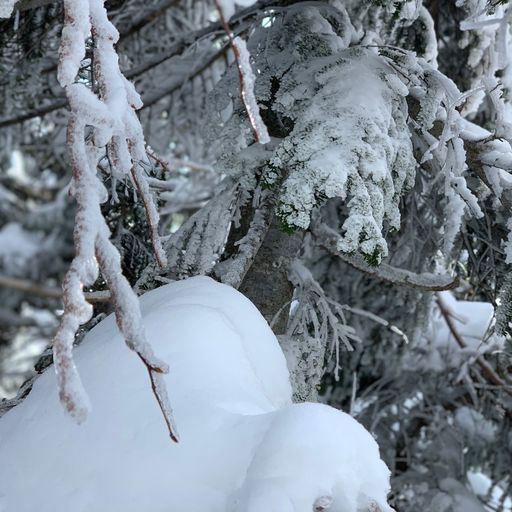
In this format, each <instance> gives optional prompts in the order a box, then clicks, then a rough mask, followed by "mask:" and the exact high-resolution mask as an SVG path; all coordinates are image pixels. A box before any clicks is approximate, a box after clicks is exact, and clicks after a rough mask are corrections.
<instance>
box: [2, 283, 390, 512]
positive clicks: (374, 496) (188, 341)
mask: <svg viewBox="0 0 512 512" xmlns="http://www.w3.org/2000/svg"><path fill="white" fill-rule="evenodd" d="M141 309H142V312H143V319H144V324H145V328H146V331H147V334H148V338H149V339H150V340H151V342H152V343H153V344H154V346H155V348H157V349H158V351H159V352H160V353H161V354H162V355H163V356H164V357H166V358H168V359H169V360H171V361H173V371H172V372H170V373H169V374H168V375H166V376H165V380H166V383H167V385H168V387H169V389H172V399H173V404H174V406H175V413H176V418H177V421H178V423H179V425H180V433H181V440H180V443H179V444H172V443H169V442H168V438H167V435H166V431H165V428H163V425H162V422H161V419H160V417H159V413H158V411H157V410H156V407H155V404H153V403H152V401H151V397H150V395H149V394H148V392H147V383H146V379H147V376H146V375H145V369H144V368H142V367H141V366H140V365H138V364H137V361H135V360H134V359H133V358H132V357H130V355H129V354H128V353H127V352H126V351H125V350H123V348H122V343H121V339H122V337H123V335H122V333H121V332H119V330H118V329H117V327H116V323H115V319H114V317H113V316H110V317H108V318H107V319H105V320H104V321H102V322H101V323H100V324H98V325H97V326H96V327H95V328H93V330H92V331H91V332H90V333H89V334H88V335H87V336H86V337H85V338H84V340H83V341H82V343H81V345H80V346H79V347H78V348H77V350H76V360H77V364H78V365H79V367H80V369H81V374H82V378H83V380H84V383H85V385H86V387H87V388H88V389H89V392H90V396H91V401H92V403H93V404H94V410H93V412H92V413H91V417H90V418H89V420H88V422H87V423H85V424H83V425H81V426H80V427H77V426H76V425H74V424H73V423H72V422H70V421H69V419H68V418H67V417H66V416H65V415H64V413H63V411H62V410H61V408H60V406H59V404H58V401H57V397H56V393H55V387H56V379H55V374H54V373H53V371H51V369H50V370H48V371H46V372H45V373H44V374H43V375H41V377H39V379H37V380H36V382H35V383H34V387H33V389H32V391H31V392H30V394H29V396H28V397H27V398H26V399H25V400H24V401H23V403H21V404H20V405H18V406H17V407H15V408H14V409H12V410H11V411H9V412H8V413H7V414H6V415H5V416H4V417H3V418H2V420H1V422H0V459H1V460H2V462H3V463H2V464H1V465H0V510H2V511H6V512H7V511H10V510H16V511H18V512H25V511H26V512H28V511H30V510H34V508H37V509H38V510H41V511H50V510H51V511H53V512H58V511H62V512H64V511H68V510H74V511H80V510H90V509H95V510H98V509H105V508H106V509H118V510H123V511H126V512H130V511H139V510H141V508H142V509H148V510H155V511H157V510H162V511H163V510H188V511H190V512H204V511H211V512H225V511H227V510H230V511H233V512H235V511H237V512H238V511H240V512H249V511H252V512H259V511H262V510H281V511H292V510H293V511H296V512H310V511H311V510H313V504H314V503H325V502H326V501H328V502H329V503H330V507H329V509H330V510H334V511H340V512H341V511H343V512H363V511H364V512H366V511H368V510H381V511H382V512H388V511H389V512H391V508H390V507H389V506H388V505H387V501H386V497H387V492H388V487H389V471H388V469H387V468H386V466H385V464H384V463H383V462H382V461H381V460H380V457H379V451H378V447H377V444H376V443H375V441H374V440H373V438H372V436H371V435H370V434H369V433H368V432H367V431H366V430H365V429H364V428H363V427H362V426H361V425H360V424H359V423H358V422H356V421H355V420H354V419H353V418H351V417H350V416H348V415H347V414H345V413H343V412H341V411H338V410H336V409H333V408H331V407H328V406H326V405H320V404H299V405H297V404H295V405H292V404H291V388H290V384H289V380H288V372H287V369H286V364H285V360H284V357H283V354H282V352H281V349H280V347H279V344H278V342H277V340H276V338H275V336H274V335H273V333H272V331H271V330H270V328H269V327H268V325H267V324H266V322H265V320H264V319H263V318H262V317H261V315H260V314H259V313H258V311H257V310H256V308H255V307H254V306H253V305H252V304H251V303H250V302H249V301H248V300H247V299H246V298H245V297H243V296H242V295H241V294H240V293H238V292H236V291H235V290H233V288H231V287H228V286H226V285H221V284H218V283H215V282H214V281H213V280H211V279H209V278H204V277H196V278H192V279H189V280H185V281H181V282H178V283H173V284H170V285H166V286H163V287H161V288H159V289H157V290H154V291H151V292H149V293H147V294H146V295H144V296H143V297H142V299H141ZM33 460H37V461H38V463H37V464H33V462H32V461H33ZM4 462H7V464H5V463H4ZM22 475H23V476H22ZM26 486H30V488H31V492H30V493H29V492H25V491H24V490H25V489H26ZM49 489H51V492H49ZM42 496H43V498H42ZM372 507H373V508H372Z"/></svg>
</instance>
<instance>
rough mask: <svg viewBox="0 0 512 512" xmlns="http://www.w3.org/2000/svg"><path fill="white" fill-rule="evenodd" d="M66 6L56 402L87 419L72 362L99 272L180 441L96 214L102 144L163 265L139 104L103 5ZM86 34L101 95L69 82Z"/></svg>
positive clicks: (72, 1) (81, 0) (156, 365)
mask: <svg viewBox="0 0 512 512" xmlns="http://www.w3.org/2000/svg"><path fill="white" fill-rule="evenodd" d="M64 8H65V24H64V30H63V38H62V42H61V48H60V52H59V54H60V64H59V73H58V74H59V81H60V83H61V85H62V86H63V87H64V88H65V90H66V95H67V98H68V101H69V104H70V107H71V115H70V119H69V123H68V131H67V143H68V146H69V151H70V160H71V168H72V175H73V178H72V187H71V190H72V193H73V195H74V196H75V199H76V202H77V213H76V219H75V230H74V241H75V251H76V253H75V257H74V259H73V261H72V263H71V266H70V268H69V270H68V273H67V274H66V277H65V279H64V285H63V291H64V293H63V301H64V314H63V316H62V320H61V324H60V327H59V329H58V331H57V334H56V336H55V339H54V344H53V352H54V361H55V370H56V373H57V381H58V386H59V396H60V400H61V402H62V404H63V406H64V407H65V409H66V411H67V412H68V413H69V414H70V415H71V416H72V417H73V418H74V419H75V421H77V422H78V423H81V422H82V421H84V420H85V418H86V417H87V414H88V412H89V409H90V404H89V401H88V397H87V394H86V392H85V390H84V388H83V386H82V383H81V380H80V376H79V374H78V371H77V369H76V367H75V364H74V361H73V356H72V348H73V341H74V337H75V334H76V332H77V330H78V328H79V326H80V325H81V324H84V323H85V322H87V321H88V320H89V319H90V318H91V315H92V307H91V305H90V304H88V303H87V302H86V300H85V297H84V293H83V287H84V286H90V285H92V284H93V283H94V282H95V281H96V279H97V277H98V271H99V270H101V273H102V276H103V278H104V279H105V281H106V282H107V284H108V286H109V289H110V293H111V299H112V302H113V304H114V307H115V314H116V320H117V324H118V326H119V329H120V331H121V332H122V334H123V336H124V338H125V341H126V344H127V346H128V347H129V348H130V349H131V350H133V351H135V352H136V353H137V355H138V356H139V358H140V359H141V361H142V362H143V363H144V365H145V366H146V368H147V370H148V373H149V377H150V381H151V387H152V390H153V393H154V395H155V398H156V400H157V402H158V404H159V407H160V409H161V411H162V413H163V415H164V418H165V421H166V424H167V427H168V429H169V434H170V436H171V438H172V439H173V440H174V441H177V440H178V436H177V434H176V429H175V427H174V423H173V419H172V411H171V407H170V404H169V400H168V397H167V392H166V390H165V386H163V383H162V381H161V379H160V377H159V375H160V374H162V373H166V372H167V371H168V367H167V365H166V364H165V363H163V362H162V361H160V360H159V359H157V358H156V357H155V355H154V354H153V351H152V349H151V346H150V345H149V344H148V342H147V340H146V335H145V332H144V327H143V325H142V319H141V312H140V307H139V302H138V299H137V297H136V295H135V294H134V292H133V291H132V289H131V287H130V285H129V283H128V281H127V280H126V278H125V277H124V276H123V274H122V270H121V257H120V255H119V252H118V251H117V249H116V248H115V247H114V245H113V244H112V242H111V241H110V231H109V228H108V226H107V224H106V221H105V219H104V217H103V215H102V213H101V209H100V205H101V203H103V202H104V201H105V200H106V198H107V191H106V190H105V187H104V186H103V184H102V183H101V181H100V180H99V178H98V176H97V175H96V163H97V161H98V157H99V150H98V149H97V147H102V146H104V145H107V151H108V154H109V157H110V162H111V172H112V175H113V176H114V177H125V176H129V175H130V174H131V176H132V179H133V181H134V182H135V185H136V186H137V189H138V191H139V194H140V195H141V197H142V199H143V201H144V205H145V208H146V212H147V216H148V220H149V223H150V226H151V234H152V239H153V245H154V247H155V252H156V254H157V259H159V263H162V264H163V261H164V258H163V257H162V254H163V250H162V249H161V247H160V245H159V244H160V242H159V239H158V233H157V225H158V212H157V210H156V207H155V205H154V204H153V203H152V199H151V194H150V193H149V186H148V184H147V182H146V181H145V178H144V176H143V175H142V173H141V172H140V170H139V165H140V164H139V163H140V162H141V161H143V160H145V159H146V153H145V143H144V137H143V134H142V128H141V126H140V124H139V122H138V119H137V116H136V115H135V112H134V109H136V108H140V106H141V101H140V98H139V97H138V95H137V93H136V92H135V89H134V88H133V86H132V85H131V84H130V83H129V82H128V81H127V80H126V79H125V78H124V77H123V75H122V74H121V71H120V69H119V65H118V58H117V54H116V52H115V49H114V46H113V45H114V43H115V42H116V41H117V38H118V37H119V34H118V32H117V30H116V29H115V28H114V26H113V25H112V24H111V23H110V21H109V20H108V18H107V13H106V10H105V8H104V6H103V0H66V1H65V4H64ZM89 20H90V21H89ZM89 31H90V32H91V33H92V35H93V39H94V67H93V71H92V73H93V76H94V79H95V81H96V82H97V83H98V84H99V98H98V97H97V96H96V95H95V94H94V93H93V92H92V91H91V90H89V89H88V88H87V86H86V85H85V84H83V83H73V82H74V80H75V76H76V74H77V72H78V70H79V68H80V65H81V61H82V59H83V57H84V55H85V38H86V37H88V35H89ZM86 126H92V127H93V135H94V137H93V139H94V144H96V145H97V146H95V145H93V143H91V142H86V140H85V134H86V132H85V131H86Z"/></svg>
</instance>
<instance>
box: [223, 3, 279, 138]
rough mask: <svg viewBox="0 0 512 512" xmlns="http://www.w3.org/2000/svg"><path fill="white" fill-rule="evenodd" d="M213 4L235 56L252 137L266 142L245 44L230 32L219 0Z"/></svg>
mask: <svg viewBox="0 0 512 512" xmlns="http://www.w3.org/2000/svg"><path fill="white" fill-rule="evenodd" d="M215 5H216V6H217V10H218V12H219V18H220V23H221V25H222V27H223V29H224V31H225V32H226V35H227V37H228V40H229V45H230V46H231V49H232V50H233V54H234V56H235V62H236V66H237V68H238V76H239V78H240V94H241V96H242V102H243V104H244V106H245V110H246V112H247V116H248V117H249V122H250V123H251V127H252V131H253V133H254V138H255V139H256V141H257V142H259V143H260V144H267V143H268V142H270V136H269V134H268V130H267V127H266V125H265V123H264V122H263V119H262V118H261V115H260V109H259V107H258V104H257V102H256V97H255V95H254V82H255V77H254V73H253V71H252V67H251V63H250V55H249V52H248V50H247V45H246V44H245V41H244V40H243V39H241V38H240V37H235V38H234V37H233V35H232V34H231V30H230V29H229V25H228V23H227V21H226V18H225V16H224V11H223V9H222V6H221V3H220V0H215Z"/></svg>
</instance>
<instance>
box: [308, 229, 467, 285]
mask: <svg viewBox="0 0 512 512" xmlns="http://www.w3.org/2000/svg"><path fill="white" fill-rule="evenodd" d="M311 232H312V233H313V236H314V237H315V238H316V240H317V242H318V244H320V245H321V246H322V247H324V248H325V249H327V250H328V251H329V252H330V253H331V254H333V255H335V256H338V257H339V258H340V259H342V260H343V261H344V262H346V263H348V264H349V265H350V266H352V267H354V268H356V269H357V270H360V271H361V272H365V273H366V274H370V275H373V276H375V277H377V278H378V279H381V280H383V281H387V282H389V283H392V284H396V285H399V286H407V287H409V288H417V289H419V290H424V291H428V292H436V291H443V290H453V289H454V288H456V287H457V286H458V284H459V279H458V277H456V276H455V277H454V276H450V275H440V274H431V273H421V274H417V273H415V272H411V271H410V270H405V269H402V268H397V267H393V266H391V265H388V264H387V263H381V264H380V265H379V266H377V267H373V266H370V265H368V263H366V261H365V260H364V258H363V257H361V256H359V255H349V254H346V253H343V252H342V251H340V250H339V249H338V243H339V240H340V238H341V237H340V235H338V233H336V232H335V231H334V230H333V229H331V228H329V227H328V226H326V225H325V224H315V225H314V226H312V228H311Z"/></svg>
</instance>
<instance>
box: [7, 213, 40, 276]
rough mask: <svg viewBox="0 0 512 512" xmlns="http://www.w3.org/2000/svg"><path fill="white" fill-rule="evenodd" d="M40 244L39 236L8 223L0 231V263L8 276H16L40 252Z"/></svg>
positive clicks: (14, 223)
mask: <svg viewBox="0 0 512 512" xmlns="http://www.w3.org/2000/svg"><path fill="white" fill-rule="evenodd" d="M42 244H43V237H42V236H41V235H39V234H37V233H34V232H31V231H27V230H25V229H23V227H22V226H21V225H20V224H18V223H17V222H9V223H8V224H6V225H5V226H3V227H2V228H1V229H0V262H1V263H2V264H3V265H4V266H5V268H6V269H7V271H8V272H9V273H10V274H17V273H18V272H19V270H22V269H24V267H25V265H26V263H27V262H28V261H29V260H30V259H32V258H33V257H34V256H35V255H36V254H37V253H38V252H40V251H41V248H42Z"/></svg>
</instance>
